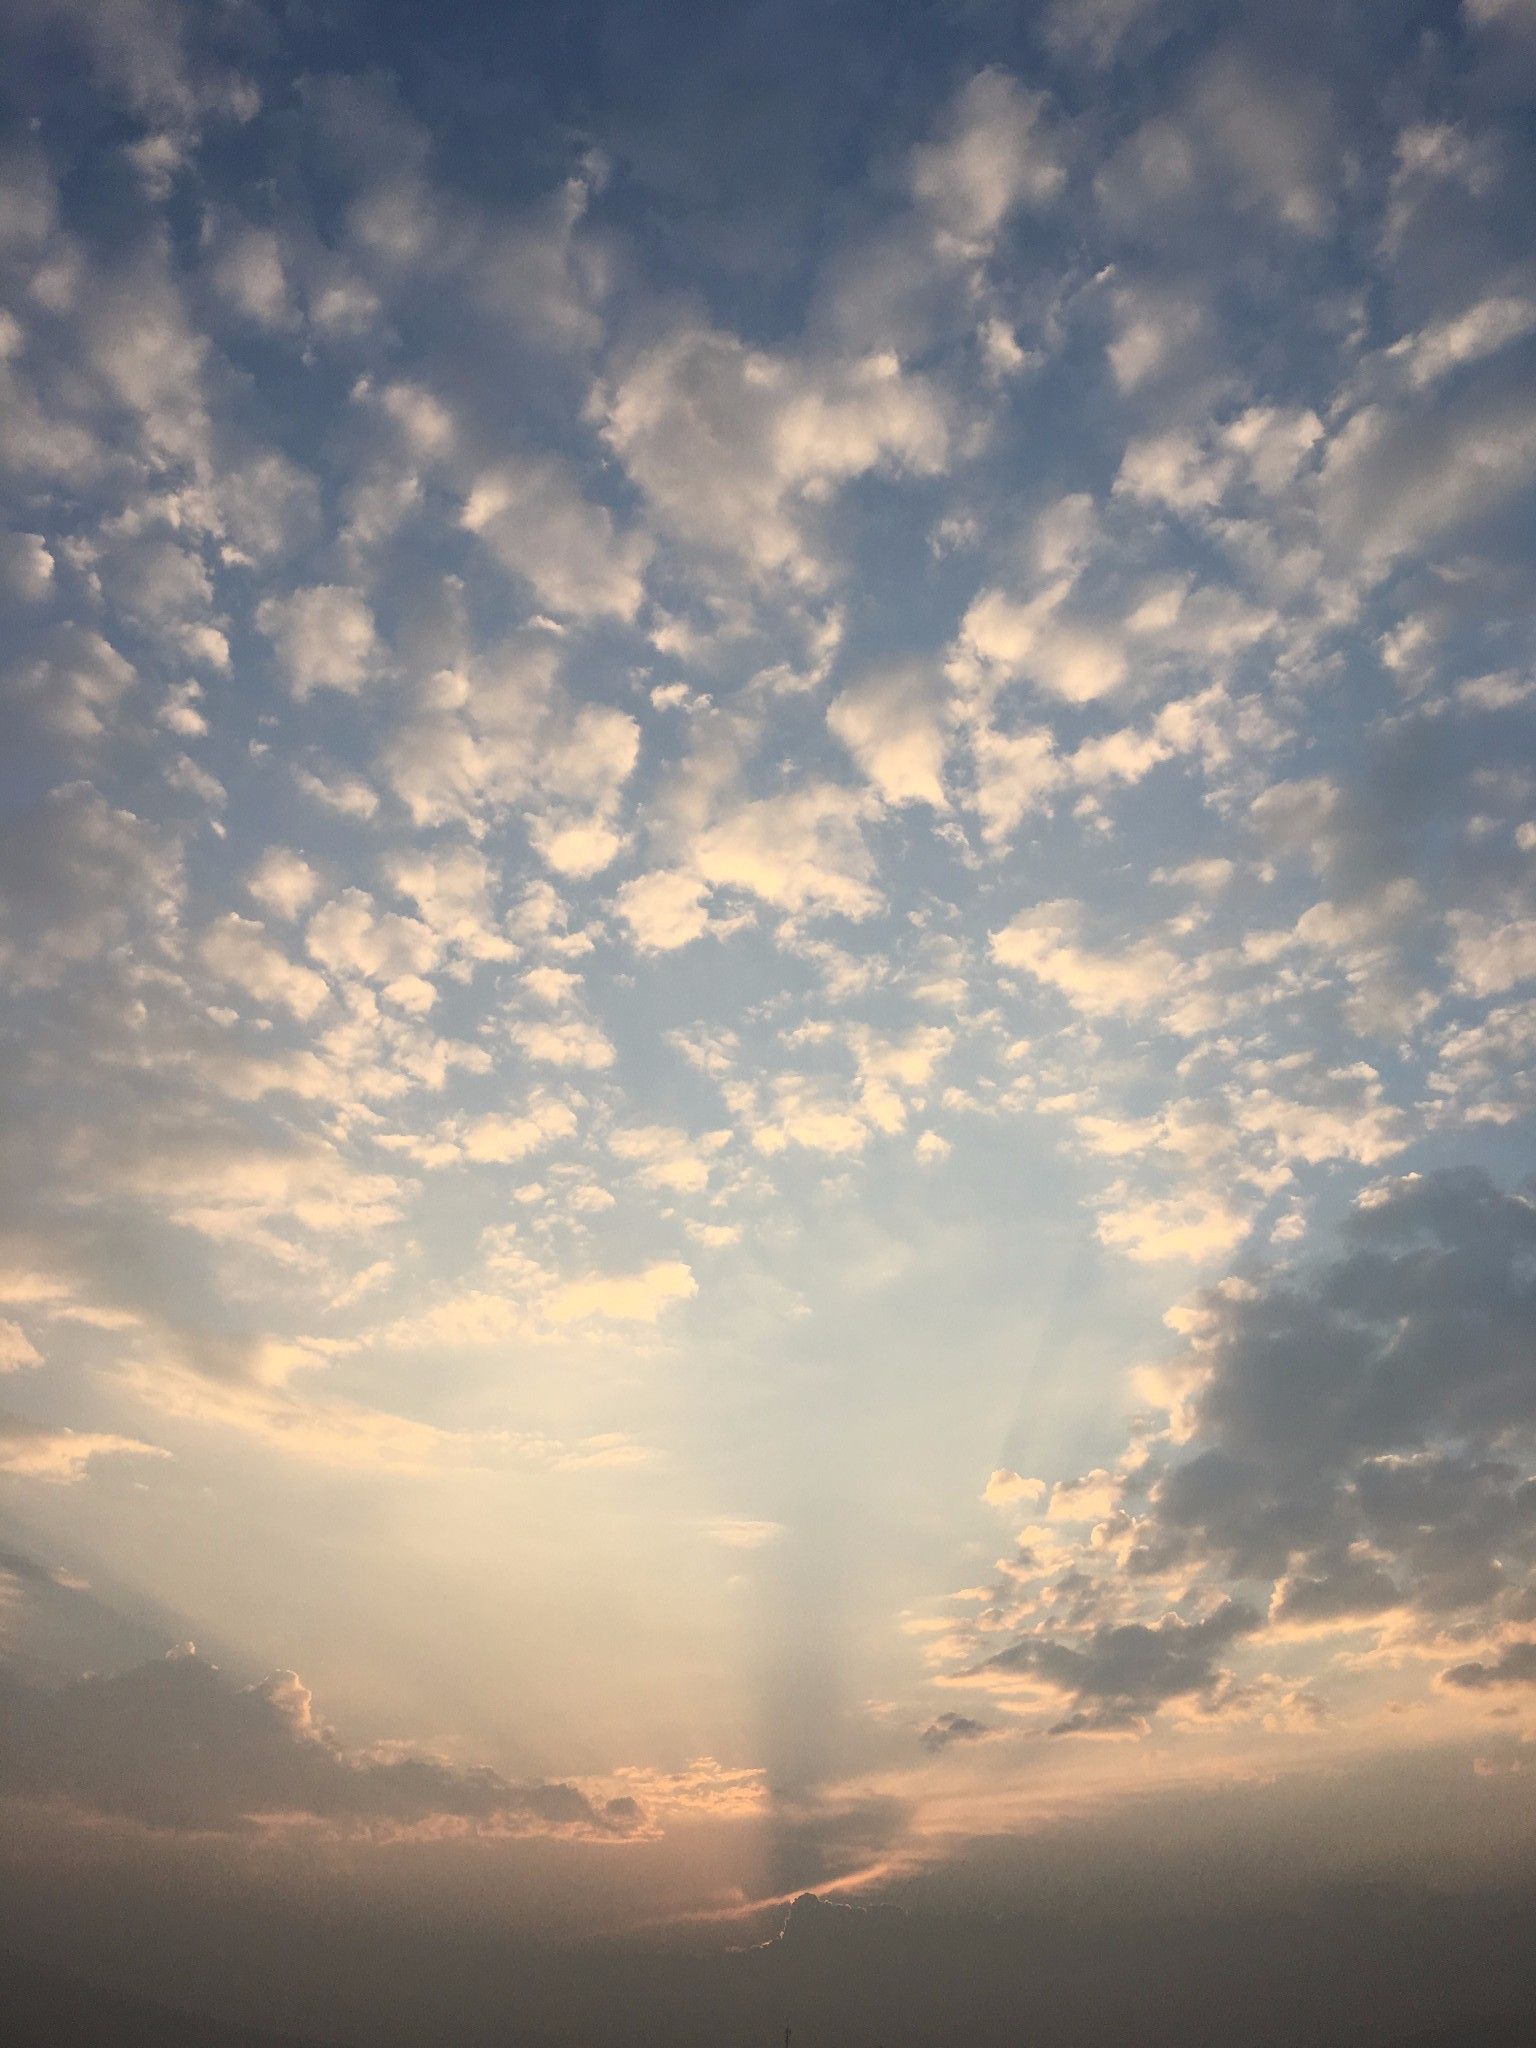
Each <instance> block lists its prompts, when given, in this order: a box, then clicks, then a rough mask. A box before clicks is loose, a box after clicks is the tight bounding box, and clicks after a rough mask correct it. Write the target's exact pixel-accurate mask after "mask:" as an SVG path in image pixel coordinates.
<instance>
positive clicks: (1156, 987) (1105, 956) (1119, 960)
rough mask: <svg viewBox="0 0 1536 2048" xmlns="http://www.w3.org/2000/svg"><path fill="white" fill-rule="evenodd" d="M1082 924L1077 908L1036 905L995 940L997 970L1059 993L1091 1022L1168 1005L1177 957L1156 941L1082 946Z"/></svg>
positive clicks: (1061, 904) (1080, 909) (1075, 905)
mask: <svg viewBox="0 0 1536 2048" xmlns="http://www.w3.org/2000/svg"><path fill="white" fill-rule="evenodd" d="M1082 919H1083V906H1082V905H1081V904H1079V903H1074V902H1069V901H1060V902H1056V903H1040V904H1036V905H1035V907H1034V908H1033V909H1032V910H1026V911H1021V912H1020V913H1019V915H1018V916H1017V917H1016V918H1015V919H1014V920H1013V922H1012V923H1011V924H1008V925H1005V926H1004V927H1003V928H1002V930H1001V931H996V932H994V933H993V934H992V941H991V945H992V957H993V959H994V960H995V961H996V962H997V964H998V966H999V967H1006V968H1012V969H1018V970H1021V971H1023V972H1024V973H1026V974H1029V975H1032V976H1033V977H1034V978H1035V980H1037V981H1040V982H1043V983H1044V984H1045V985H1046V987H1048V988H1054V989H1057V990H1059V991H1060V993H1061V994H1062V995H1064V996H1065V997H1066V999H1067V1000H1068V1002H1070V1003H1071V1004H1072V1006H1073V1007H1074V1008H1075V1009H1078V1010H1081V1011H1083V1012H1084V1014H1085V1015H1087V1016H1090V1017H1101V1016H1111V1015H1113V1014H1115V1013H1116V1012H1118V1011H1131V1012H1135V1011H1138V1010H1145V1009H1148V1008H1150V1007H1151V1006H1153V1005H1154V1004H1159V1003H1162V1002H1164V1001H1165V1000H1166V999H1167V996H1168V993H1169V990H1170V989H1171V988H1172V987H1173V985H1174V984H1175V983H1176V982H1177V981H1178V979H1179V977H1180V964H1179V960H1178V957H1177V955H1176V954H1174V953H1173V952H1172V951H1170V949H1169V948H1168V947H1167V946H1165V945H1162V944H1160V943H1159V942H1158V941H1157V940H1156V939H1153V938H1140V939H1131V940H1129V941H1127V942H1126V943H1125V944H1124V945H1122V946H1119V947H1113V948H1111V947H1093V946H1088V945H1084V944H1083V943H1082V942H1081V940H1080V938H1079V936H1078V934H1079V932H1080V930H1081V926H1082Z"/></svg>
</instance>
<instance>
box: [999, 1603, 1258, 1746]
mask: <svg viewBox="0 0 1536 2048" xmlns="http://www.w3.org/2000/svg"><path fill="white" fill-rule="evenodd" d="M1258 1625H1259V1616H1258V1615H1257V1614H1256V1613H1255V1612H1254V1610H1253V1609H1252V1608H1251V1607H1247V1606H1244V1605H1243V1604H1242V1603H1241V1602H1240V1601H1236V1600H1227V1601H1224V1602H1223V1603H1222V1604H1221V1606H1220V1607H1218V1608H1217V1609H1216V1610H1215V1611H1214V1612H1213V1613H1211V1614H1207V1615H1205V1616H1203V1617H1202V1618H1201V1619H1200V1620H1198V1621H1186V1620H1185V1619H1184V1618H1183V1617H1182V1616H1180V1615H1177V1614H1165V1615H1163V1616H1162V1617H1161V1619H1159V1620H1158V1621H1155V1622H1151V1623H1147V1622H1138V1621H1132V1622H1116V1623H1108V1624H1105V1625H1103V1626H1101V1627H1099V1628H1095V1629H1092V1630H1090V1631H1089V1632H1088V1633H1087V1634H1086V1636H1085V1637H1084V1639H1083V1641H1082V1643H1081V1645H1076V1644H1067V1643H1062V1642H1057V1641H1053V1640H1051V1639H1050V1638H1048V1637H1025V1638H1023V1639H1022V1640H1020V1641H1018V1642H1015V1643H1010V1644H1009V1646H1008V1648H1007V1649H1005V1650H999V1651H998V1652H997V1654H996V1655H995V1656H993V1657H989V1658H988V1659H987V1660H986V1662H985V1663H984V1664H983V1665H982V1666H981V1667H980V1670H981V1672H982V1674H983V1675H993V1676H1011V1675H1019V1676H1028V1677H1031V1678H1035V1679H1038V1680H1039V1681H1040V1682H1041V1683H1042V1684H1043V1685H1045V1686H1046V1687H1048V1688H1050V1689H1051V1690H1053V1691H1055V1692H1057V1693H1060V1694H1062V1695H1064V1696H1065V1698H1066V1701H1067V1703H1068V1711H1067V1712H1066V1713H1065V1714H1064V1715H1063V1716H1062V1718H1061V1719H1060V1720H1058V1721H1057V1722H1055V1723H1054V1724H1053V1726H1052V1727H1051V1730H1050V1732H1051V1734H1053V1735H1087V1734H1118V1733H1122V1732H1128V1733H1139V1732H1140V1731H1141V1730H1142V1729H1143V1728H1144V1727H1145V1726H1146V1724H1147V1721H1148V1719H1149V1717H1150V1716H1151V1715H1153V1714H1155V1713H1156V1712H1157V1710H1158V1708H1159V1707H1162V1706H1166V1705H1167V1704H1168V1703H1169V1701H1171V1700H1185V1699H1190V1698H1195V1699H1198V1700H1201V1701H1205V1702H1209V1701H1211V1700H1213V1699H1214V1698H1215V1696H1216V1694H1217V1692H1218V1690H1219V1688H1220V1686H1221V1684H1222V1681H1223V1679H1224V1678H1225V1676H1226V1674H1225V1672H1224V1670H1223V1668H1222V1666H1221V1665H1220V1663H1219V1662H1218V1659H1219V1658H1220V1657H1221V1656H1222V1654H1223V1653H1224V1652H1226V1651H1228V1650H1230V1649H1231V1648H1232V1646H1233V1645H1234V1644H1235V1643H1238V1642H1240V1641H1241V1640H1242V1638H1243V1637H1244V1636H1247V1635H1251V1634H1252V1632H1253V1631H1254V1630H1255V1629H1256V1628H1257V1627H1258Z"/></svg>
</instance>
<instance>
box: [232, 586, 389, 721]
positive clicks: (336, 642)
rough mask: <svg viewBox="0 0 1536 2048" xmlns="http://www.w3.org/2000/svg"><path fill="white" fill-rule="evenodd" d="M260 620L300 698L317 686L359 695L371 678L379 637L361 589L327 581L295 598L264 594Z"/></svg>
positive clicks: (293, 596)
mask: <svg viewBox="0 0 1536 2048" xmlns="http://www.w3.org/2000/svg"><path fill="white" fill-rule="evenodd" d="M256 624H257V626H258V627H259V628H260V630H261V631H262V632H263V633H265V634H266V636H267V638H268V639H269V640H271V641H272V642H273V644H274V646H275V647H276V649H277V655H278V659H279V660H280V661H281V663H282V665H283V668H284V670H285V672H286V674H287V677H288V687H289V689H290V690H291V691H292V692H293V695H294V696H295V697H297V698H300V699H301V700H302V699H303V698H305V697H307V696H309V695H310V693H311V692H312V691H314V690H340V691H343V692H345V693H346V694H348V695H356V693H357V692H358V691H359V690H360V689H361V688H362V687H363V684H364V683H365V682H366V681H367V680H368V677H369V675H370V673H371V671H372V668H373V664H374V660H375V655H376V651H377V640H376V637H375V633H374V624H373V613H372V612H371V611H370V610H369V608H368V605H367V604H366V603H365V602H364V600H363V597H362V594H361V593H360V592H359V591H356V590H349V589H346V588H345V587H343V586H341V585H338V584H335V583H322V584H318V585H316V586H315V587H314V588H312V589H309V590H296V591H294V593H293V594H292V596H291V597H265V598H263V599H262V601H261V603H260V604H259V605H258V606H257V607H256Z"/></svg>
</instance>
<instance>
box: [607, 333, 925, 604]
mask: <svg viewBox="0 0 1536 2048" xmlns="http://www.w3.org/2000/svg"><path fill="white" fill-rule="evenodd" d="M594 409H595V411H596V414H597V417H598V422H599V426H600V429H601V431H602V434H603V437H604V439H605V440H606V441H607V442H608V444H609V446H610V447H611V448H612V449H613V450H614V452H615V453H616V454H617V455H618V457H619V458H620V460H621V461H622V462H623V464H624V466H625V469H626V470H627V471H628V473H629V475H630V477H631V478H632V479H633V481H634V483H635V484H636V485H637V487H638V488H639V489H640V490H641V491H642V492H643V493H644V495H645V497H646V499H647V501H648V503H649V504H650V506H651V507H652V509H653V511H654V513H655V515H656V517H657V518H658V520H659V521H660V522H661V523H662V524H663V526H664V527H665V528H667V529H668V530H669V531H670V532H671V533H673V534H675V535H676V536H677V537H678V538H679V539H680V540H683V541H685V542H687V543H688V544H689V545H691V546H693V547H696V548H700V549H703V550H705V551H707V552H715V551H721V550H723V551H728V552H729V553H730V554H732V555H734V556H736V557H737V558H739V559H740V561H741V562H742V563H743V565H744V566H745V567H746V568H747V569H748V570H749V571H750V572H751V573H752V574H754V575H755V576H759V577H773V576H781V575H782V576H787V577H789V578H790V579H791V580H792V581H793V582H795V583H798V584H801V585H803V586H805V587H807V588H810V589H815V588H817V587H819V586H820V585H821V584H822V583H823V582H824V581H825V570H824V567H823V564H822V562H821V560H820V558H819V555H818V551H817V549H816V546H815V544H814V541H813V538H812V528H813V520H812V512H813V508H814V507H816V506H818V505H821V504H824V503H825V502H826V501H827V499H828V498H829V497H830V496H831V495H832V494H833V493H834V492H835V491H836V490H837V489H838V488H839V487H840V486H841V485H843V484H845V483H848V482H850V481H851V480H852V479H853V478H855V477H859V476H863V475H865V474H867V473H868V472H870V471H872V470H875V471H878V470H909V471H912V472H915V473H916V474H918V475H931V474H933V473H934V472H935V471H937V470H939V469H940V468H942V466H943V464H944V462H945V461H946V459H947V456H948V452H949V430H948V425H947V422H946V419H945V414H944V409H943V406H942V404H941V402H940V400H939V397H938V395H937V393H936V392H935V391H934V390H933V388H932V387H931V386H930V385H929V384H928V383H927V382H926V381H925V380H924V379H923V378H921V377H918V376H914V375H911V374H909V373H908V372H906V371H905V370H904V369H903V367H902V365H901V363H900V361H899V360H898V358H897V357H896V356H894V355H892V354H889V353H878V354H872V355H866V356H861V357H856V358H853V359H851V360H833V361H830V362H824V363H819V362H813V361H806V362H797V361H794V360H792V359H790V358H787V357H783V356H775V355H770V354H768V353H767V352H766V351H763V350H758V349H752V348H749V347H748V346H747V345H746V344H745V343H743V342H741V341H739V340H738V339H737V338H736V337H735V336H734V335H730V334H725V333H721V332H719V331H718V330H715V329H711V328H706V327H685V328H681V329H679V330H678V331H677V332H676V333H674V334H672V335H670V336H668V337H667V338H666V339H665V340H663V341H661V342H658V343H656V344H654V345H653V346H652V347H651V348H649V349H647V350H646V351H645V352H644V353H643V354H641V355H640V356H638V357H637V358H636V359H635V360H634V362H633V363H631V364H630V365H629V367H628V368H627V369H626V370H625V371H624V372H623V373H622V374H621V375H619V376H618V377H617V378H615V379H614V380H613V382H612V383H611V384H610V385H609V386H608V387H607V388H606V389H604V390H603V391H602V392H601V393H600V394H599V395H598V398H597V399H596V401H595V404H594Z"/></svg>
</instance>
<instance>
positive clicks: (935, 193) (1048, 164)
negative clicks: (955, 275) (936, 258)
mask: <svg viewBox="0 0 1536 2048" xmlns="http://www.w3.org/2000/svg"><path fill="white" fill-rule="evenodd" d="M1044 110H1045V100H1044V97H1043V96H1042V95H1041V94H1038V93H1030V92H1026V91H1025V90H1024V89H1023V88H1022V87H1021V86H1020V85H1019V84H1018V82H1017V81H1016V80H1015V79H1013V78H1010V77H1009V75H1008V74H1007V72H1005V71H997V70H988V71H982V72H978V73H977V75H976V77H975V78H973V79H972V80H971V82H970V83H969V85H967V86H966V87H965V89H964V90H963V91H962V92H961V93H960V94H959V95H958V97H957V98H956V100H955V102H954V104H953V106H952V107H951V109H950V110H949V114H948V118H947V120H946V122H945V125H944V132H943V133H941V135H940V136H939V138H938V139H937V140H936V141H934V142H932V143H928V144H925V145H924V146H923V147H921V148H919V149H917V150H915V151H914V152H913V156H912V173H911V175H912V190H913V193H914V195H915V196H916V198H917V199H918V200H919V202H920V203H921V204H922V205H923V206H925V207H927V208H928V209H929V210H930V212H931V213H932V215H933V218H934V221H935V223H936V225H937V227H938V229H939V230H940V231H941V232H942V233H943V234H944V235H945V236H947V237H951V238H953V240H954V242H955V243H956V244H957V245H958V246H959V247H960V248H961V249H962V250H963V251H964V252H965V253H967V254H972V253H984V252H985V251H987V250H988V249H990V248H991V247H992V245H993V243H994V242H995V241H996V240H997V237H998V235H999V233H1000V232H1001V230H1002V228H1003V226H1004V224H1005V223H1006V221H1007V220H1008V217H1009V215H1010V214H1012V213H1013V212H1014V210H1015V209H1016V208H1017V207H1020V206H1028V207H1041V206H1046V205H1049V203H1050V202H1051V201H1052V200H1053V199H1055V198H1056V196H1057V194H1058V193H1059V192H1060V191H1061V188H1062V186H1063V185H1064V184H1065V182H1066V172H1065V169H1064V168H1063V166H1062V164H1061V162H1060V159H1059V157H1058V155H1057V152H1056V149H1055V147H1054V145H1053V142H1052V140H1051V138H1050V136H1049V134H1048V132H1047V130H1046V126H1045V122H1044V118H1043V116H1044Z"/></svg>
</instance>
